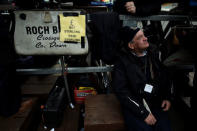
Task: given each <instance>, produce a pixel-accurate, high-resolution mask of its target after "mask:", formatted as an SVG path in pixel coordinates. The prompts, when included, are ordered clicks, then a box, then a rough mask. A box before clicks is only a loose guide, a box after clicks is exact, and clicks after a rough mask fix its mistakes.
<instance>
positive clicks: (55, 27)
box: [53, 26, 58, 34]
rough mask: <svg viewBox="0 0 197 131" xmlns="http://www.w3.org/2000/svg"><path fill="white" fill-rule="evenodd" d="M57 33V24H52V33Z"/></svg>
mask: <svg viewBox="0 0 197 131" xmlns="http://www.w3.org/2000/svg"><path fill="white" fill-rule="evenodd" d="M57 33H58V28H57V26H53V34H57Z"/></svg>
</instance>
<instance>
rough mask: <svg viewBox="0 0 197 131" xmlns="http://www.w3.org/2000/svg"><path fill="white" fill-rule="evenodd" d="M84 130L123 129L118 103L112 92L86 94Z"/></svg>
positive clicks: (118, 130)
mask: <svg viewBox="0 0 197 131" xmlns="http://www.w3.org/2000/svg"><path fill="white" fill-rule="evenodd" d="M84 128H85V131H123V130H125V125H124V120H123V116H122V112H121V107H120V103H119V101H118V100H117V98H116V96H115V95H114V94H102V95H96V96H87V97H86V100H85V120H84Z"/></svg>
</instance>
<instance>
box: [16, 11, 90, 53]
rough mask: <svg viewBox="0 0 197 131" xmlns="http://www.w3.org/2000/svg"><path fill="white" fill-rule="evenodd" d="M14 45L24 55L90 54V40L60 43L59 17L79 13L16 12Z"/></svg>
mask: <svg viewBox="0 0 197 131" xmlns="http://www.w3.org/2000/svg"><path fill="white" fill-rule="evenodd" d="M14 13H15V19H16V24H15V33H14V44H15V49H16V52H17V53H18V54H22V55H81V54H87V53H88V48H89V47H88V40H87V37H85V41H84V42H80V43H72V42H71V43H70V42H69V43H65V42H61V41H60V33H59V32H60V27H59V19H58V15H59V14H63V13H80V12H79V11H72V12H71V11H15V12H14Z"/></svg>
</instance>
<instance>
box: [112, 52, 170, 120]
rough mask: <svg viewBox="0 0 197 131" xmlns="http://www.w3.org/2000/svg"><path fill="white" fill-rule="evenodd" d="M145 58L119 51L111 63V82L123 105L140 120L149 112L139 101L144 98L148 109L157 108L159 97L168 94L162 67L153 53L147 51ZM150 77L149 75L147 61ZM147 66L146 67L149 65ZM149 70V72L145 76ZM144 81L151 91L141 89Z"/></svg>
mask: <svg viewBox="0 0 197 131" xmlns="http://www.w3.org/2000/svg"><path fill="white" fill-rule="evenodd" d="M145 57H146V58H142V60H141V58H139V57H136V56H135V55H133V54H132V53H131V52H129V51H124V52H121V53H120V55H119V56H118V59H117V61H116V63H115V65H114V71H113V78H112V80H113V82H112V86H113V89H114V92H115V94H116V95H117V97H118V98H119V100H120V103H121V104H122V106H123V108H127V109H129V110H130V111H131V112H132V113H133V114H134V115H136V116H137V117H140V118H142V119H143V120H144V119H145V118H146V117H147V116H148V114H149V112H148V111H147V110H146V108H145V107H144V105H143V102H142V99H143V98H145V100H146V101H147V103H148V105H149V106H150V108H151V109H153V108H160V106H161V101H162V100H164V99H169V98H170V86H169V85H170V82H169V80H168V79H167V78H168V77H166V70H165V69H164V68H163V67H162V65H161V64H160V61H159V59H157V55H156V53H154V54H151V51H148V53H147V55H146V56H145ZM143 59H147V64H146V65H147V66H146V72H149V73H146V74H145V73H144V70H145V69H143V65H144V64H143V62H142V61H143ZM148 61H149V62H150V63H151V65H152V66H151V67H152V70H153V71H152V72H153V76H154V78H153V79H152V78H151V77H150V72H151V71H150V70H151V69H150V66H148V65H150V64H148V63H149V62H148ZM148 68H149V69H150V70H149V69H148ZM148 74H149V76H148ZM145 84H151V85H153V87H154V88H153V91H152V93H147V92H145V91H144V87H145Z"/></svg>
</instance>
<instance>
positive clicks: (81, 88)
mask: <svg viewBox="0 0 197 131" xmlns="http://www.w3.org/2000/svg"><path fill="white" fill-rule="evenodd" d="M79 90H94V88H93V87H83V86H80V87H79Z"/></svg>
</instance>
